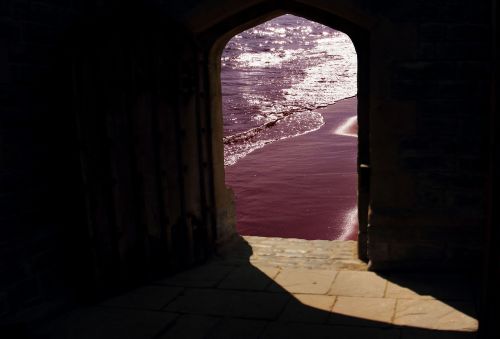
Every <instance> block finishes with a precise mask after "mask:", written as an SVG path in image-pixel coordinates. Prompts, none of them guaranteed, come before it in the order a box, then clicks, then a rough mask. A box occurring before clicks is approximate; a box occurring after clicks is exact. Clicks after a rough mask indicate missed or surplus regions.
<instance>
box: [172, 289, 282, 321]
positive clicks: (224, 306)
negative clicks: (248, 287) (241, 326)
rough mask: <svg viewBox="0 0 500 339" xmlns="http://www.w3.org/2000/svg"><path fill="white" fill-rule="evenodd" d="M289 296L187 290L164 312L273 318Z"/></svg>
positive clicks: (214, 290) (231, 291)
mask: <svg viewBox="0 0 500 339" xmlns="http://www.w3.org/2000/svg"><path fill="white" fill-rule="evenodd" d="M289 299H290V296H289V295H286V294H281V293H264V292H248V291H233V290H217V289H187V290H186V291H185V292H184V293H182V294H181V295H179V296H178V297H177V298H176V299H175V300H174V301H173V302H172V303H170V304H169V305H168V306H167V307H166V308H165V310H166V311H169V312H174V313H189V314H202V315H214V316H227V317H229V316H231V317H242V318H254V319H276V318H277V317H278V316H279V314H280V313H281V311H282V310H283V309H284V307H285V305H286V303H287V302H288V301H289Z"/></svg>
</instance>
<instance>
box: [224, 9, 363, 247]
mask: <svg viewBox="0 0 500 339" xmlns="http://www.w3.org/2000/svg"><path fill="white" fill-rule="evenodd" d="M221 62H222V72H221V80H222V94H223V113H224V135H225V137H224V157H225V166H226V184H227V185H228V186H230V187H231V188H232V189H233V190H234V192H235V195H236V207H237V220H238V225H237V228H238V230H239V232H240V233H241V234H248V235H262V236H279V237H298V238H304V239H354V238H355V237H356V228H357V217H356V216H357V214H356V187H355V185H356V180H357V179H356V178H357V175H356V167H355V166H356V144H357V140H356V128H355V127H356V111H355V107H356V106H355V103H356V100H355V99H349V100H344V101H342V102H341V103H339V104H338V105H335V106H329V107H327V108H322V109H320V107H324V106H327V105H330V104H333V103H335V102H337V101H339V100H341V99H344V98H348V97H352V96H355V95H356V92H357V86H356V82H357V74H356V71H357V57H356V53H355V50H354V46H353V45H352V43H351V40H350V39H349V38H348V37H347V35H345V34H343V33H341V32H338V31H335V30H333V29H330V28H328V27H325V26H323V25H320V24H318V23H314V22H311V21H308V20H305V19H302V18H299V17H295V16H292V15H285V16H282V17H278V18H276V19H274V20H271V21H268V22H266V23H264V24H262V25H259V26H256V27H254V28H252V29H250V30H247V31H245V32H242V33H240V34H238V35H236V36H235V37H234V38H233V39H232V40H231V41H230V42H229V43H228V44H227V46H226V49H225V50H224V53H223V55H222V60H221ZM310 132H314V133H310Z"/></svg>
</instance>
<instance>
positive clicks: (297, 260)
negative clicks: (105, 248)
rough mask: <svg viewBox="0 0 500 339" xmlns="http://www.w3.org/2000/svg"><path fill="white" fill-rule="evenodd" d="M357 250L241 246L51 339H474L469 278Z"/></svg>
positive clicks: (255, 240) (60, 328)
mask: <svg viewBox="0 0 500 339" xmlns="http://www.w3.org/2000/svg"><path fill="white" fill-rule="evenodd" d="M355 249H356V244H355V242H342V241H306V240H300V239H279V238H260V237H245V238H240V239H239V242H236V243H233V244H230V246H228V248H226V249H225V250H224V249H222V250H221V253H220V254H219V256H218V257H216V258H214V260H213V261H212V262H211V263H208V264H207V265H204V266H200V267H197V268H194V269H191V270H189V271H186V272H183V273H180V274H177V275H175V276H172V277H170V278H167V279H163V280H161V281H157V282H154V284H152V285H149V286H145V287H142V288H139V289H136V290H134V291H131V292H129V293H126V294H124V295H122V296H119V297H115V298H112V299H110V300H108V301H105V302H103V303H101V304H100V305H99V306H98V307H94V308H91V309H84V310H81V311H77V312H72V313H71V314H69V315H68V316H64V317H63V318H62V320H61V321H59V322H58V324H56V325H54V326H47V328H48V329H49V332H50V333H51V334H54V335H50V336H48V335H47V336H45V337H47V338H56V339H58V338H65V339H73V338H76V339H83V338H97V339H99V338H111V339H113V338H131V339H135V338H139V339H143V338H160V339H165V338H194V339H196V338H219V339H220V338H308V339H309V338H353V339H356V338H363V339H364V338H370V339H374V338H384V339H385V338H388V339H392V338H394V339H396V338H398V339H417V338H439V339H472V338H475V336H476V332H475V331H476V330H477V321H476V319H475V313H474V311H475V309H474V306H475V304H474V301H475V300H476V299H475V295H474V293H472V292H473V291H474V287H473V286H472V285H470V284H469V283H468V282H467V281H466V280H464V279H462V278H461V277H458V276H450V275H445V274H443V275H438V274H428V275H420V276H416V275H410V274H385V275H378V274H376V273H373V272H368V271H367V270H366V265H365V264H364V263H361V262H360V261H359V260H358V259H356V254H355ZM43 333H47V332H43Z"/></svg>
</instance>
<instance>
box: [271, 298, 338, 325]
mask: <svg viewBox="0 0 500 339" xmlns="http://www.w3.org/2000/svg"><path fill="white" fill-rule="evenodd" d="M293 296H294V299H292V300H290V302H289V303H288V305H287V306H286V308H285V310H284V311H283V313H282V315H281V317H280V321H284V322H305V323H326V321H327V320H328V316H329V313H330V312H331V311H332V307H333V304H334V302H335V297H334V296H330V295H316V294H294V295H293ZM304 306H306V307H304Z"/></svg>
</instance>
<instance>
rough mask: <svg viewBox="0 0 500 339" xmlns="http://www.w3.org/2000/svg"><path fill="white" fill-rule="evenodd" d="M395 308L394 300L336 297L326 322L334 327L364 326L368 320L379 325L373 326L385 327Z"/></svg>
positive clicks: (390, 320)
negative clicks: (334, 325)
mask: <svg viewBox="0 0 500 339" xmlns="http://www.w3.org/2000/svg"><path fill="white" fill-rule="evenodd" d="M395 308H396V300H395V299H386V298H367V297H363V298H361V297H337V301H336V302H335V306H334V307H333V310H332V316H331V317H330V319H329V321H328V322H329V323H331V324H336V325H359V326H364V325H366V324H367V322H366V320H369V321H373V322H378V323H380V324H375V323H373V325H374V326H375V325H377V326H378V325H379V326H382V327H387V326H390V324H391V323H392V319H393V317H394V312H395ZM337 315H343V316H342V317H339V316H337Z"/></svg>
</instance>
